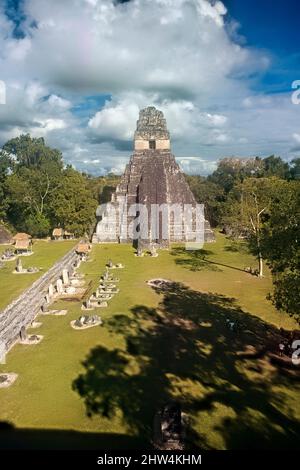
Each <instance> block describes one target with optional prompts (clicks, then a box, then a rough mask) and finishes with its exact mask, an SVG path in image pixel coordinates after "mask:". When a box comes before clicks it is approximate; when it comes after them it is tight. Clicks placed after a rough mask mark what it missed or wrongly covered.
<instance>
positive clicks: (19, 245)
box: [15, 240, 30, 250]
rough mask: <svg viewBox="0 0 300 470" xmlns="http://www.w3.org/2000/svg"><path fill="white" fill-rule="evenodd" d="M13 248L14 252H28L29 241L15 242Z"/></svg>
mask: <svg viewBox="0 0 300 470" xmlns="http://www.w3.org/2000/svg"><path fill="white" fill-rule="evenodd" d="M15 248H16V250H30V240H17V241H16V243H15Z"/></svg>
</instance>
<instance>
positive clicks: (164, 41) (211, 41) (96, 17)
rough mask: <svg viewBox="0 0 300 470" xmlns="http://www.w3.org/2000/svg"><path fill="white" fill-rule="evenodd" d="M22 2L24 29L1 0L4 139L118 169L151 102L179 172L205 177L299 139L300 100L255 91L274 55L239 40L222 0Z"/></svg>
mask: <svg viewBox="0 0 300 470" xmlns="http://www.w3.org/2000/svg"><path fill="white" fill-rule="evenodd" d="M22 5H23V10H24V18H25V19H24V21H23V23H22V25H21V28H22V31H23V35H22V36H21V37H20V36H18V37H15V35H14V34H13V31H14V25H13V23H12V22H11V21H9V20H8V18H7V16H6V15H5V11H4V7H3V5H2V7H1V6H0V51H1V52H0V70H1V73H0V79H1V80H4V81H5V83H6V85H7V104H6V105H5V107H4V106H0V143H1V142H2V143H3V142H4V141H5V140H6V139H8V138H10V137H11V136H14V135H16V134H17V133H20V132H30V133H32V134H33V135H35V136H44V137H45V138H46V140H47V142H49V144H51V145H56V146H57V147H59V148H61V149H62V150H63V152H64V155H65V158H66V160H67V161H68V162H69V163H70V162H72V163H74V165H76V167H77V168H79V169H86V170H88V171H91V172H93V173H103V172H105V171H110V169H111V168H114V169H115V171H118V172H119V171H121V169H122V168H123V167H124V165H125V163H126V161H127V160H128V153H129V151H130V149H131V146H132V142H131V141H132V137H133V132H134V130H135V125H136V120H137V118H138V112H139V109H141V108H142V107H144V106H148V105H155V106H157V107H158V108H159V109H161V110H162V111H163V112H164V114H165V117H166V119H167V122H168V126H169V129H170V132H171V137H172V142H173V150H174V153H175V154H176V155H178V157H179V160H180V161H181V162H183V163H182V165H183V166H184V168H185V169H186V171H195V169H197V171H203V172H206V173H207V172H208V171H209V170H211V169H212V168H213V165H215V163H214V162H215V161H216V160H217V159H218V158H219V157H222V156H225V155H230V154H239V155H241V156H242V155H249V154H268V153H273V152H275V153H279V152H280V153H283V155H288V153H289V152H293V151H294V150H293V149H294V148H295V144H298V142H297V138H295V135H299V128H297V121H298V120H299V119H298V117H297V113H299V107H297V106H295V105H292V104H291V101H290V99H289V97H287V96H285V95H278V96H264V95H259V94H255V93H253V91H252V90H251V86H250V85H251V83H252V81H253V77H259V76H260V75H261V74H262V73H264V71H266V70H267V69H268V67H270V65H271V59H270V57H269V56H268V54H267V53H266V52H265V51H263V52H261V51H259V50H254V49H250V48H248V47H247V46H246V45H241V41H239V43H237V41H235V37H237V26H236V23H234V22H231V23H230V25H228V24H227V17H226V8H225V6H224V4H223V3H222V2H221V1H216V2H215V1H208V0H131V1H128V2H125V3H118V2H116V1H113V0H64V1H63V2H62V1H61V0H52V1H51V2H50V1H49V0H24V1H23V3H22ZM233 24H234V27H233ZM232 30H234V31H235V34H232ZM230 31H231V33H230ZM250 79H251V81H250ZM104 94H105V95H109V98H107V99H106V101H105V103H104V105H102V106H99V108H98V109H95V108H93V109H90V110H89V111H86V113H85V114H84V117H82V116H80V114H79V113H76V104H77V103H78V102H83V103H84V101H85V98H87V97H88V96H97V95H104ZM125 151H126V152H125ZM189 155H190V156H191V155H192V156H193V157H189ZM195 155H198V157H195ZM203 160H208V161H209V163H208V164H207V165H206V164H204V163H203ZM197 162H198V163H197Z"/></svg>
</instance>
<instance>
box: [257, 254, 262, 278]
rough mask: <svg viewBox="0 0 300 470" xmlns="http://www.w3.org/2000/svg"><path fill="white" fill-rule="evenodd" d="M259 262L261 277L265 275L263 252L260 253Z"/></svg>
mask: <svg viewBox="0 0 300 470" xmlns="http://www.w3.org/2000/svg"><path fill="white" fill-rule="evenodd" d="M258 264H259V270H258V275H259V277H263V257H262V255H261V253H259V254H258Z"/></svg>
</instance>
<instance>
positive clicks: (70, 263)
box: [0, 249, 78, 350]
mask: <svg viewBox="0 0 300 470" xmlns="http://www.w3.org/2000/svg"><path fill="white" fill-rule="evenodd" d="M77 258H78V255H77V254H76V252H75V249H72V250H71V251H69V252H68V253H67V254H66V255H65V256H64V257H63V258H61V259H60V260H59V261H58V262H57V263H56V264H55V265H54V266H53V267H52V268H51V269H49V271H47V272H46V273H45V274H44V275H43V276H42V277H40V278H39V279H37V281H35V282H34V283H33V284H32V286H31V287H30V288H29V289H27V290H26V291H25V292H23V294H21V295H20V297H18V298H17V299H16V300H14V301H13V302H12V303H11V304H9V305H8V306H7V307H6V309H5V310H3V311H2V312H0V342H1V344H4V345H5V348H6V350H8V349H9V348H10V347H11V346H12V345H13V344H14V343H15V342H16V341H18V339H19V338H20V332H21V330H22V328H26V327H27V326H28V325H30V324H31V323H32V321H33V320H34V318H35V317H36V316H37V314H38V313H39V312H40V310H41V308H42V307H44V306H45V305H47V304H48V303H50V302H51V292H52V291H53V292H54V285H55V284H56V283H57V280H58V279H59V278H61V277H62V276H63V272H64V276H65V278H64V280H65V279H66V272H68V273H69V274H72V273H73V271H74V264H75V262H76V260H77Z"/></svg>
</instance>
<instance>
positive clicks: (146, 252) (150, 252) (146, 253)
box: [135, 245, 158, 258]
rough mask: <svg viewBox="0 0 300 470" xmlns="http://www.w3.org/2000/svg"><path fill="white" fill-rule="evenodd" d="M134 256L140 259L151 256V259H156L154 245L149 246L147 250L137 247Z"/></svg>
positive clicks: (156, 254)
mask: <svg viewBox="0 0 300 470" xmlns="http://www.w3.org/2000/svg"><path fill="white" fill-rule="evenodd" d="M135 256H137V257H138V258H142V257H143V256H151V258H157V257H158V253H157V250H156V247H155V246H154V245H150V246H149V249H148V250H143V249H142V247H141V246H138V247H137V250H136V253H135Z"/></svg>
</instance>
